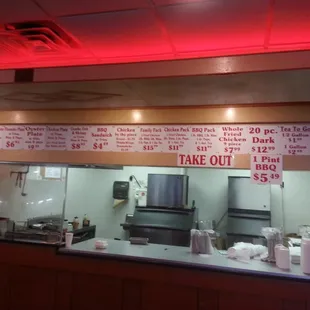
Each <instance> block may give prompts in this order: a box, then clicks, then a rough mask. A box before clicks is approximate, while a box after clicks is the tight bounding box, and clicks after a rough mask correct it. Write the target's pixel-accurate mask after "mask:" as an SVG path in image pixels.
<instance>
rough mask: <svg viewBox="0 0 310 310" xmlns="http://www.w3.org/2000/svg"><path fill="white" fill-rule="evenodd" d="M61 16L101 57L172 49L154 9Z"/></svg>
mask: <svg viewBox="0 0 310 310" xmlns="http://www.w3.org/2000/svg"><path fill="white" fill-rule="evenodd" d="M58 20H59V23H60V25H61V26H63V27H64V28H65V29H66V30H67V31H69V32H70V33H72V34H73V35H75V36H76V37H77V38H78V39H79V40H80V41H81V42H82V44H83V45H84V46H85V47H87V48H89V49H91V51H92V52H93V53H94V54H95V56H98V57H100V58H110V57H123V56H138V55H152V54H164V53H171V49H170V46H169V44H168V43H167V42H166V41H165V39H164V36H163V34H162V32H161V29H160V28H159V27H158V26H157V23H156V18H155V16H154V15H153V12H152V10H148V9H145V10H132V11H123V12H114V13H102V14H93V15H83V16H75V17H61V18H59V19H58Z"/></svg>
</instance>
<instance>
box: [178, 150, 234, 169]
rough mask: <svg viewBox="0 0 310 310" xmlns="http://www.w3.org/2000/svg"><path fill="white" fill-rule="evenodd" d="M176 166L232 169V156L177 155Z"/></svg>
mask: <svg viewBox="0 0 310 310" xmlns="http://www.w3.org/2000/svg"><path fill="white" fill-rule="evenodd" d="M178 166H183V167H222V168H225V167H233V166H234V157H233V156H232V155H219V154H196V153H190V154H182V153H179V154H178Z"/></svg>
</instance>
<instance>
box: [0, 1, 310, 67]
mask: <svg viewBox="0 0 310 310" xmlns="http://www.w3.org/2000/svg"><path fill="white" fill-rule="evenodd" d="M18 8H20V9H18ZM309 17H310V1H309V0H294V1H292V0H78V1H77V0H10V1H1V4H0V69H8V68H25V67H52V66H74V65H83V64H85V65H88V64H107V63H128V62H137V61H154V60H164V59H165V60H170V59H181V58H194V57H210V56H224V55H237V54H249V53H264V52H273V51H283V50H300V49H310V31H309V28H310V18H309ZM27 22H28V23H27Z"/></svg>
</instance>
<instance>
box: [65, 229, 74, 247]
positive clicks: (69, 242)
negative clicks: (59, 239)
mask: <svg viewBox="0 0 310 310" xmlns="http://www.w3.org/2000/svg"><path fill="white" fill-rule="evenodd" d="M65 236H66V247H67V248H69V247H71V245H72V240H73V233H68V232H67V233H66V235H65Z"/></svg>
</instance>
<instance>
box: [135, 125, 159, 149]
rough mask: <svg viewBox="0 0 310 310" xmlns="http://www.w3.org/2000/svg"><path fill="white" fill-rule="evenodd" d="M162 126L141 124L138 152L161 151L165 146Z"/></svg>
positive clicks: (137, 141)
mask: <svg viewBox="0 0 310 310" xmlns="http://www.w3.org/2000/svg"><path fill="white" fill-rule="evenodd" d="M163 134H164V131H163V128H162V127H161V126H139V127H138V132H137V138H136V146H135V151H136V152H161V151H162V148H163Z"/></svg>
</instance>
